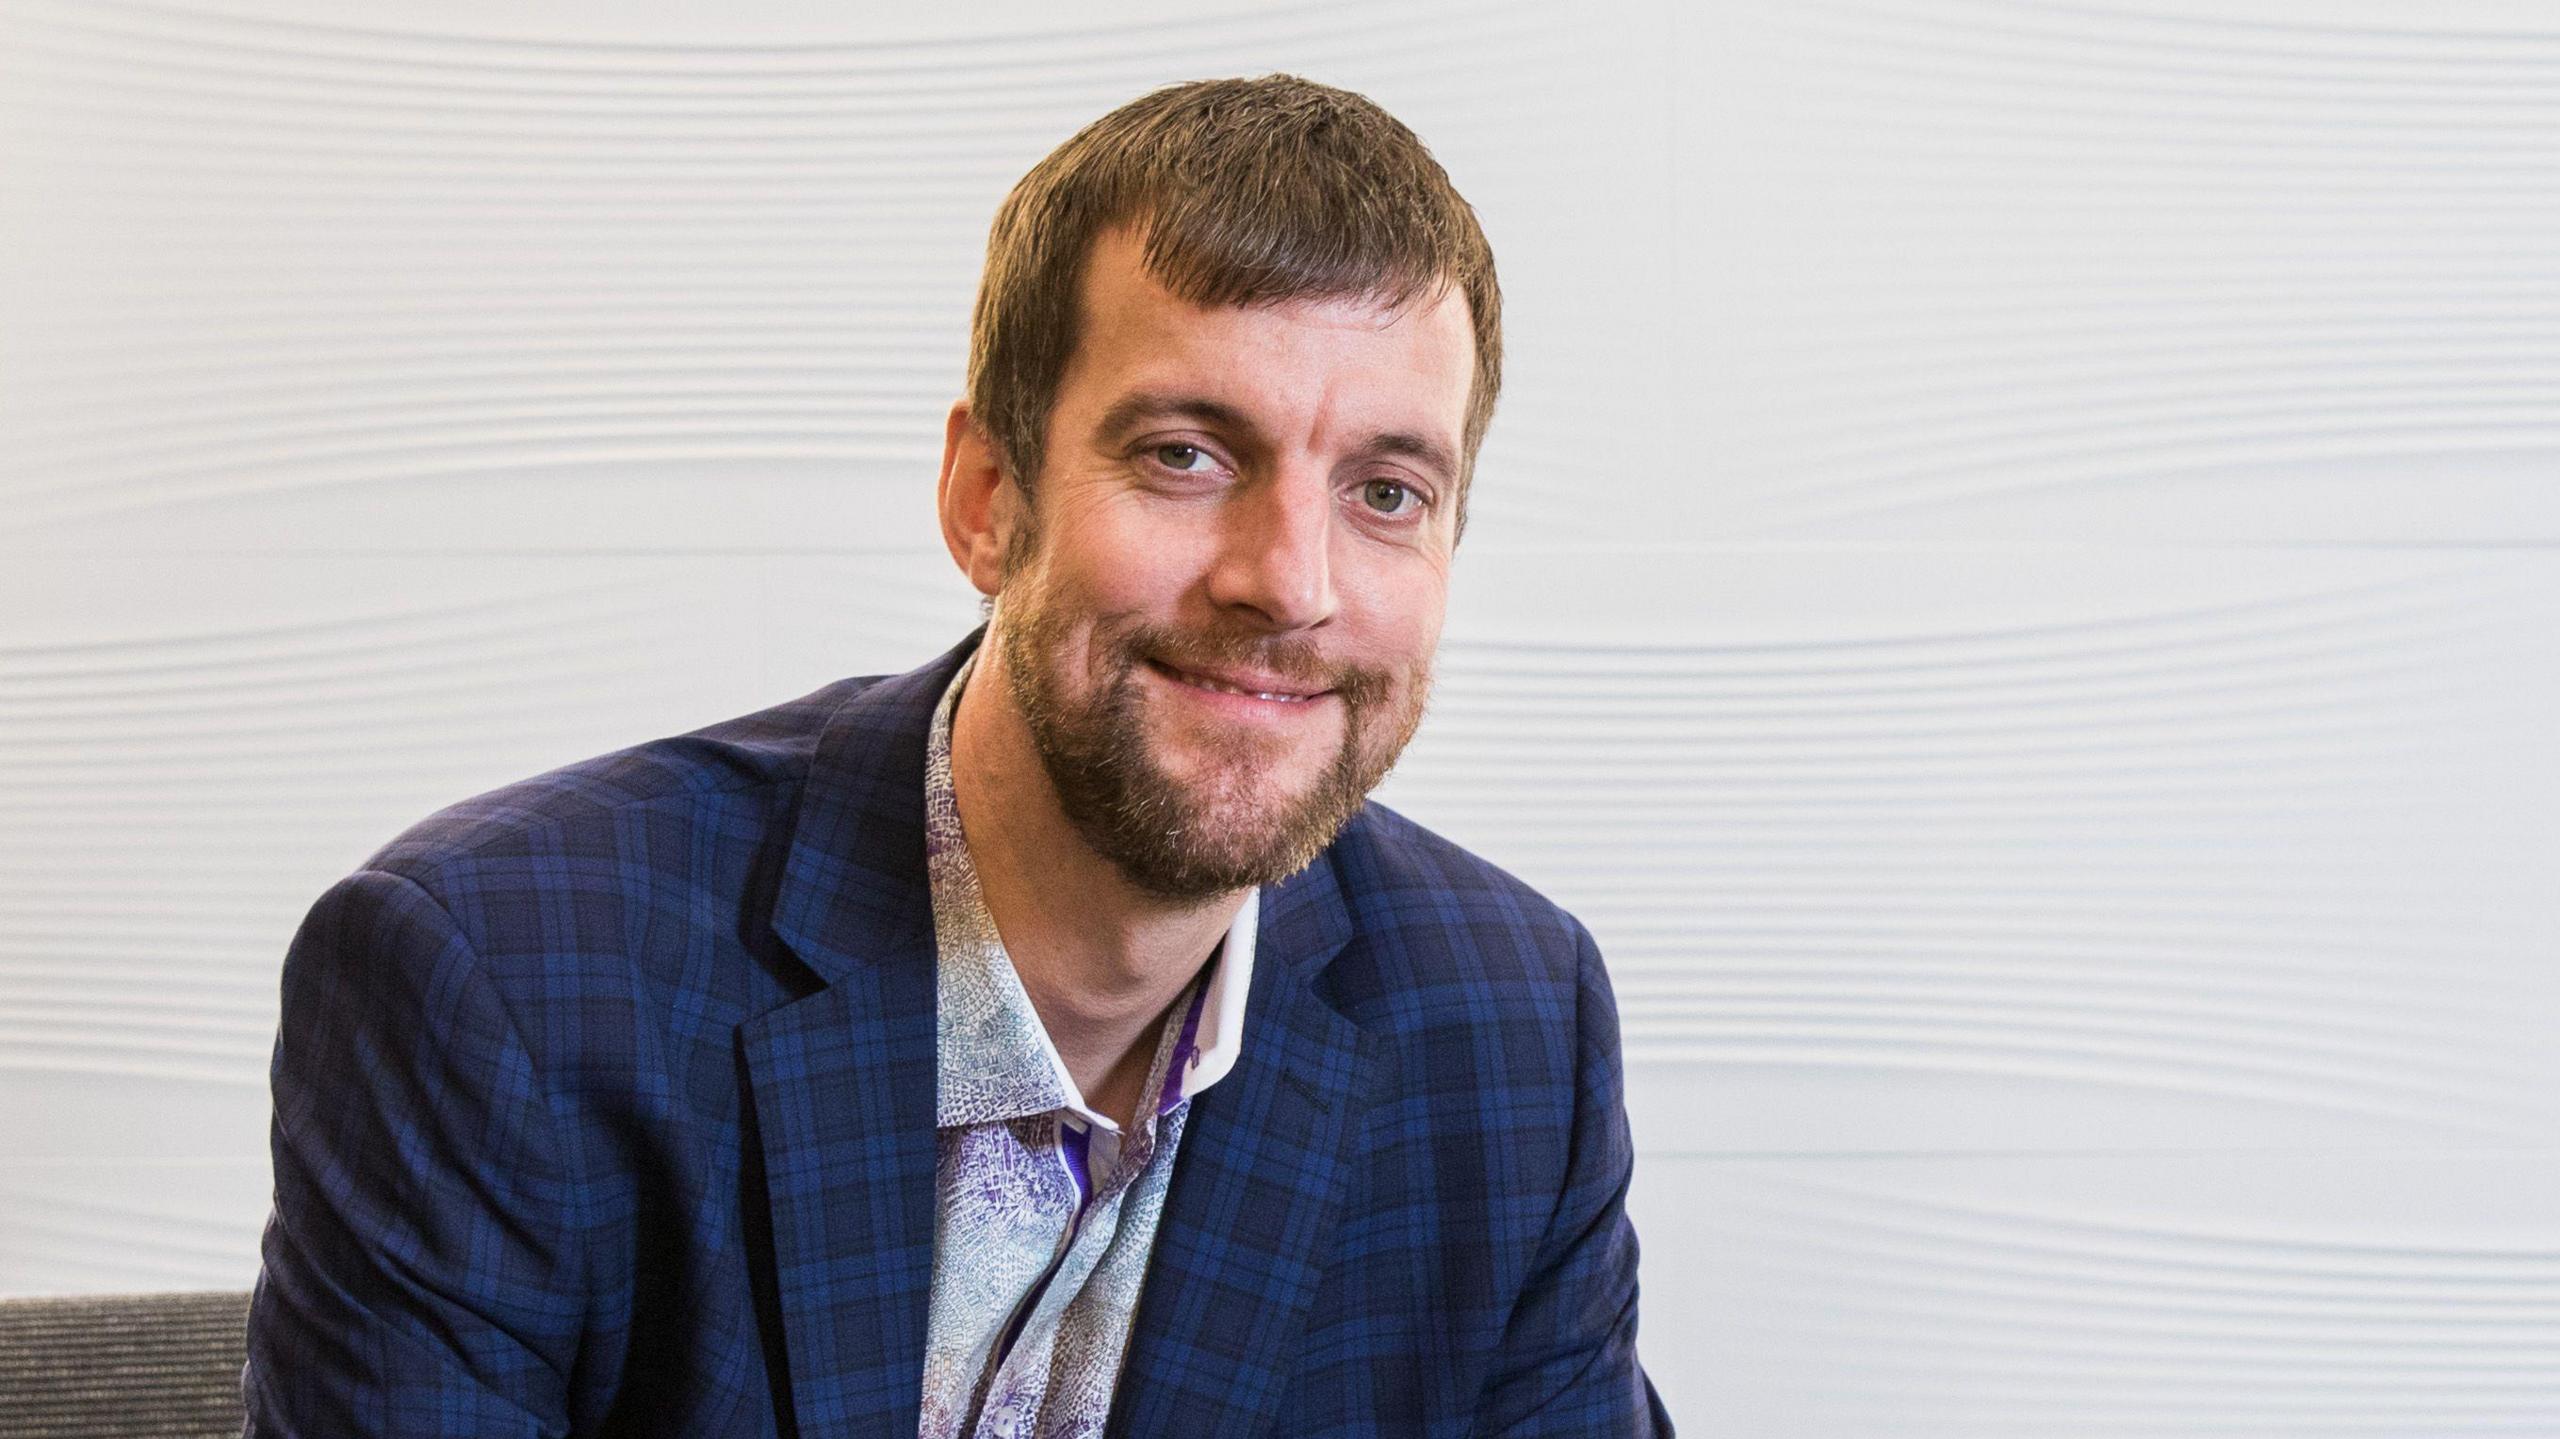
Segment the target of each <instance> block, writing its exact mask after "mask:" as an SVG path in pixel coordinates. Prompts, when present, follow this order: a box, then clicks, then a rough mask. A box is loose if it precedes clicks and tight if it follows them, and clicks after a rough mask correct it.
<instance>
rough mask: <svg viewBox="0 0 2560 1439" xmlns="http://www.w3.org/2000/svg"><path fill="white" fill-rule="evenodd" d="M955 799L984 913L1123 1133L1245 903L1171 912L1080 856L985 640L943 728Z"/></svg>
mask: <svg viewBox="0 0 2560 1439" xmlns="http://www.w3.org/2000/svg"><path fill="white" fill-rule="evenodd" d="M951 783H952V799H953V801H954V802H955V803H956V804H957V805H958V806H959V810H960V827H961V830H962V832H963V833H965V834H966V835H967V836H968V842H969V861H970V863H971V865H972V866H973V867H974V868H975V869H976V870H977V872H978V885H979V888H980V889H981V890H982V891H983V892H984V894H985V897H986V903H987V913H988V915H989V916H990V917H991V918H993V919H994V921H995V925H996V933H997V935H998V937H1000V938H1001V939H1002V940H1003V941H1004V947H1005V953H1006V954H1007V955H1008V956H1010V957H1011V958H1012V960H1013V967H1014V972H1015V973H1016V974H1018V975H1019V976H1020V977H1021V979H1022V988H1023V991H1024V992H1025V993H1026V994H1028V995H1029V996H1030V998H1031V1004H1032V1007H1033V1008H1034V1009H1036V1010H1038V1011H1039V1013H1040V1022H1041V1025H1042V1026H1043V1027H1044V1028H1046V1029H1047V1030H1048V1032H1049V1040H1050V1043H1052V1044H1054V1045H1056V1046H1057V1049H1058V1057H1059V1058H1060V1059H1062V1060H1064V1061H1065V1062H1066V1066H1067V1072H1068V1074H1070V1075H1071V1076H1073V1077H1074V1079H1075V1082H1076V1086H1077V1088H1079V1089H1081V1090H1082V1091H1083V1092H1084V1096H1085V1101H1086V1103H1088V1104H1090V1105H1091V1106H1093V1107H1094V1108H1095V1109H1098V1110H1100V1111H1101V1112H1102V1113H1104V1114H1106V1115H1108V1116H1110V1117H1111V1118H1112V1120H1113V1121H1115V1122H1117V1123H1120V1124H1122V1125H1124V1126H1125V1125H1126V1124H1127V1123H1128V1121H1129V1118H1130V1116H1131V1114H1132V1113H1133V1112H1134V1110H1135V1108H1136V1104H1137V1098H1138V1091H1139V1090H1140V1089H1141V1088H1143V1087H1144V1085H1145V1083H1146V1072H1147V1068H1148V1065H1149V1063H1150V1062H1151V1061H1152V1060H1153V1059H1154V1056H1155V1038H1156V1036H1157V1034H1158V1032H1159V1029H1160V1025H1161V1023H1162V1020H1163V1018H1164V1016H1165V1014H1166V1012H1167V1011H1169V1010H1170V1009H1171V1008H1172V1005H1173V1001H1174V999H1175V998H1176V997H1177V996H1179V995H1180V994H1181V992H1182V989H1183V987H1184V986H1185V985H1187V984H1189V983H1190V982H1191V980H1192V979H1193V977H1194V976H1196V975H1197V974H1198V973H1199V972H1200V967H1201V965H1202V963H1203V962H1204V961H1206V960H1207V959H1208V957H1209V952H1210V951H1211V950H1212V949H1214V948H1216V947H1217V943H1218V940H1219V939H1220V937H1222V936H1223V935H1225V933H1226V931H1227V926H1228V925H1230V924H1231V923H1233V922H1234V920H1235V917H1236V912H1237V911H1238V910H1239V909H1241V908H1242V907H1243V905H1244V900H1245V891H1243V890H1237V891H1236V892H1234V893H1232V894H1225V895H1218V896H1215V897H1213V898H1210V899H1207V900H1201V901H1197V902H1186V903H1177V902H1172V901H1167V900H1165V899H1162V898H1160V897H1158V896H1155V895H1151V894H1148V893H1146V892H1144V891H1142V890H1139V889H1137V888H1136V887H1134V886H1133V885H1131V884H1130V883H1129V881H1128V879H1127V878H1126V877H1125V876H1123V875H1122V874H1121V873H1120V871H1119V869H1118V867H1117V866H1115V865H1113V864H1112V863H1111V862H1110V861H1109V860H1107V859H1105V858H1103V857H1102V856H1101V855H1100V854H1097V853H1095V852H1094V850H1093V849H1092V847H1091V846H1089V845H1087V844H1086V843H1085V841H1084V837H1083V836H1082V835H1081V834H1079V833H1078V832H1077V830H1076V828H1075V825H1074V824H1073V822H1072V821H1070V820H1069V819H1068V818H1067V816H1066V812H1065V810H1064V809H1062V808H1061V807H1060V805H1059V803H1058V796H1057V791H1056V789H1055V788H1053V787H1052V786H1051V785H1050V783H1049V776H1048V771H1047V770H1046V769H1044V768H1043V767H1042V765H1041V763H1040V757H1039V754H1038V752H1037V750H1036V749H1035V748H1034V747H1033V745H1032V740H1031V733H1030V729H1029V727H1028V726H1027V725H1026V724H1025V723H1024V722H1023V719H1022V715H1021V712H1020V711H1019V710H1017V709H1015V708H1014V705H1013V696H1012V692H1011V690H1010V688H1009V687H1008V685H1007V682H1006V680H1005V677H1004V674H1003V670H1002V656H1001V654H1000V653H999V652H998V650H997V648H996V646H995V645H994V643H993V642H992V641H990V642H987V643H984V644H981V645H980V647H979V649H978V657H977V661H976V663H975V665H974V667H973V668H972V670H971V672H970V676H969V683H968V686H967V688H965V689H963V690H962V691H961V692H960V701H959V705H958V707H957V712H956V713H955V714H954V715H953V717H952V724H951Z"/></svg>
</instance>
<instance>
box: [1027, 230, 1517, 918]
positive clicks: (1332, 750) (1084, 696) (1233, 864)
mask: <svg viewBox="0 0 2560 1439" xmlns="http://www.w3.org/2000/svg"><path fill="white" fill-rule="evenodd" d="M1140 256H1141V249H1140V243H1139V241H1138V240H1137V239H1136V238H1134V237H1132V236H1130V235H1127V234H1124V233H1113V234H1109V235H1105V236H1104V237H1103V238H1102V239H1101V240H1100V241H1099V242H1098V243H1097V244H1096V246H1095V250H1094V253H1093V255H1092V257H1091V260H1090V262H1089V264H1088V266H1087V269H1086V274H1085V281H1084V295H1083V302H1084V333H1083V336H1082V338H1081V342H1080V345H1079V347H1078V350H1077V352H1076V355H1075V358H1074V360H1073V361H1072V362H1071V363H1070V364H1069V366H1068V369H1067V373H1066V375H1065V377H1064V378H1063V380H1062V382H1061V384H1060V387H1059V392H1058V396H1057V401H1056V404H1055V406H1054V408H1053V409H1052V411H1051V414H1050V419H1049V428H1048V445H1047V451H1046V460H1045V468H1044V470H1043V472H1042V474H1041V475H1040V477H1039V479H1038V481H1037V482H1036V485H1035V498H1034V502H1033V503H1034V506H1035V507H1036V508H1035V510H1034V512H1033V513H1032V514H1031V515H1029V516H1023V515H1022V513H1021V511H1020V510H1019V509H1017V510H1016V511H1015V513H1016V515H1017V517H1018V520H1027V521H1028V522H1030V523H1031V524H1032V526H1033V532H1032V534H1031V535H1030V536H1029V537H1028V539H1027V540H1025V539H1023V537H1022V535H1021V531H1020V530H1019V529H1017V531H1016V540H1017V542H1016V544H1015V545H1014V546H1013V548H1012V550H1011V551H1010V552H1009V563H1008V565H1007V568H1006V574H1005V579H1004V582H1003V585H1002V588H1001V590H1000V592H999V594H998V597H997V604H996V614H995V623H994V631H993V647H994V648H995V650H996V651H997V653H998V656H999V657H1000V660H1001V663H1002V666H1003V669H1004V673H1005V678H1006V686H1007V689H1008V691H1009V692H1010V694H1011V696H1012V698H1013V700H1014V702H1015V705H1016V706H1017V708H1018V709H1019V710H1020V711H1021V713H1022V716H1023V718H1024V721H1025V722H1026V724H1027V726H1028V728H1029V730H1030V733H1031V736H1032V740H1033V743H1034V746H1035V747H1036V748H1037V749H1038V751H1039V753H1040V756H1041V759H1042V763H1043V766H1044V768H1045V769H1046V770H1047V771H1048V774H1049V777H1050V780H1051V783H1052V784H1053V785H1054V786H1055V788H1056V790H1057V792H1058V796H1059V799H1060V802H1061V803H1062V805H1063V806H1064V808H1065V811H1066V814H1067V817H1068V818H1069V819H1070V820H1071V821H1072V822H1073V823H1074V824H1075V826H1076V828H1077V829H1078V831H1079V832H1080V833H1081V834H1082V835H1083V836H1084V838H1085V840H1086V842H1087V843H1089V844H1091V845H1092V846H1093V847H1094V848H1095V849H1096V851H1097V852H1099V853H1101V854H1102V855H1104V856H1105V857H1106V858H1108V859H1110V860H1111V861H1112V862H1113V863H1114V864H1115V865H1117V866H1118V867H1119V869H1120V870H1121V871H1122V873H1123V874H1125V875H1126V876H1127V877H1128V878H1129V879H1130V880H1131V882H1132V883H1134V884H1136V885H1137V886H1138V887H1140V888H1141V889H1144V890H1147V891H1149V892H1151V893H1154V894H1157V895H1160V896H1163V897H1166V898H1172V899H1202V898H1207V897H1209V896H1211V895H1215V894H1220V893H1225V892H1230V891H1233V890H1236V889H1241V888H1246V887H1250V886H1253V885H1259V884H1267V883H1270V882H1273V881H1275V880H1278V879H1281V878H1283V877H1285V876H1287V875H1289V874H1291V873H1294V872H1295V871H1297V870H1298V869H1300V868H1302V867H1304V866H1305V865H1306V863H1307V862H1308V861H1309V860H1311V859H1313V858H1314V857H1315V855H1316V853H1317V852H1318V851H1320V850H1321V849H1323V847H1324V846H1325V845H1326V844H1328V843H1330V842H1331V840H1332V838H1333V836H1334V834H1335V833H1336V832H1337V831H1338V830H1339V829H1340V828H1341V826H1342V824H1343V823H1344V822H1345V821H1346V820H1348V819H1349V818H1350V817H1351V815H1352V814H1353V813H1354V812H1355V811H1356V810H1357V809H1358V808H1359V806H1360V803H1361V800H1362V799H1363V798H1364V797H1365V796H1366V795H1367V794H1368V792H1369V790H1370V789H1372V788H1373V787H1375V786H1376V784H1377V783H1378V781H1379V780H1380V779H1382V778H1384V777H1385V775H1386V772H1387V770H1388V768H1389V766H1391V765H1392V764H1393V763H1394V762H1395V758H1396V756H1397V755H1398V754H1399V753H1401V752H1402V750H1403V749H1404V746H1405V744H1406V742H1407V741H1409V740H1410V739H1412V737H1413V732H1414V728H1415V726H1416V725H1418V724H1419V723H1420V722H1421V719H1422V710H1423V704H1424V701H1425V699H1426V697H1427V695H1428V692H1429V688H1430V680H1431V655H1432V651H1433V649H1434V648H1435V647H1436V646H1437V645H1438V643H1439V638H1440V622H1441V616H1442V613H1443V611H1444V609H1445V606H1446V601H1447V593H1448V573H1449V559H1450V552H1451V549H1452V547H1453V546H1454V544H1455V528H1456V526H1455V520H1456V515H1457V500H1458V491H1457V487H1458V483H1459V472H1458V454H1459V441H1460V434H1461V430H1462V426H1463V425H1464V422H1465V414H1466V405H1467V391H1468V383H1469V381H1470V379H1471V377H1472V374H1473V367H1474V362H1475V351H1474V335H1473V332H1472V330H1471V328H1470V326H1469V322H1468V316H1467V311H1466V305H1465V302H1464V300H1463V299H1460V298H1458V297H1457V296H1455V295H1454V294H1452V295H1448V296H1442V297H1435V299H1434V301H1433V302H1431V303H1427V304H1426V303H1424V302H1419V301H1418V302H1416V303H1415V304H1413V305H1411V306H1408V307H1407V308H1405V309H1404V310H1401V311H1391V310H1386V309H1383V308H1381V307H1379V306H1378V305H1376V304H1374V303H1372V302H1369V301H1366V300H1358V299H1330V300H1310V301H1298V302H1290V303H1285V304H1280V305H1272V306H1257V307H1253V308H1240V307H1235V306H1219V307H1212V308H1203V307H1200V306H1196V305H1193V304H1190V303H1189V302H1187V301H1184V300H1181V299H1179V298H1177V297H1175V296H1174V295H1172V294H1170V293H1169V292H1167V291H1166V290H1165V289H1164V288H1163V287H1162V286H1160V285H1158V284H1157V283H1156V282H1155V280H1154V279H1153V277H1151V276H1150V275H1148V274H1147V272H1146V270H1145V268H1144V266H1143V264H1142V261H1141V258H1140Z"/></svg>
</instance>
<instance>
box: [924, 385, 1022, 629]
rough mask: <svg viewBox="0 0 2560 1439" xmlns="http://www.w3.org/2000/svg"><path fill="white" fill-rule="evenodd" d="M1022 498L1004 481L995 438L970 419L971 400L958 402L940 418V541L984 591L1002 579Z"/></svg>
mask: <svg viewBox="0 0 2560 1439" xmlns="http://www.w3.org/2000/svg"><path fill="white" fill-rule="evenodd" d="M1020 499H1021V494H1020V492H1019V491H1017V490H1015V489H1014V488H1013V487H1012V486H1010V485H1008V484H1006V483H1005V479H1004V467H1003V466H1002V465H1001V464H999V463H997V461H996V447H995V444H994V442H993V441H991V440H989V439H988V438H987V434H986V432H985V431H984V430H981V429H980V428H978V425H977V423H976V421H974V420H973V419H971V418H970V415H969V402H968V401H967V400H960V401H957V402H955V403H954V404H953V405H952V406H951V414H950V416H949V418H947V419H945V420H944V421H943V422H942V478H941V481H940V482H939V484H938V486H937V488H936V491H935V502H936V505H937V507H938V508H939V509H940V510H941V513H942V543H943V544H944V545H945V546H947V547H949V549H950V551H951V558H952V560H953V562H955V563H957V564H958V565H959V566H960V573H962V574H964V575H967V576H968V577H969V583H971V584H973V585H976V586H977V587H978V593H980V594H982V595H992V594H994V593H995V592H996V590H997V588H998V587H999V586H1000V585H1002V584H1003V582H1004V552H1005V543H1006V541H1007V540H1009V539H1010V538H1011V537H1012V531H1013V526H1014V524H1015V523H1017V522H1018V521H1019V518H1020V517H1019V515H1018V514H1017V513H1016V510H1017V507H1018V503H1019V501H1020Z"/></svg>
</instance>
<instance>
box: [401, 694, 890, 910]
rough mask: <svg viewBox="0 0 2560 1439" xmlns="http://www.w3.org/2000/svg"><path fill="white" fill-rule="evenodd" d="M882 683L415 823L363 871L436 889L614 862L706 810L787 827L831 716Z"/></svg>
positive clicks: (579, 766)
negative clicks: (514, 871) (551, 862)
mask: <svg viewBox="0 0 2560 1439" xmlns="http://www.w3.org/2000/svg"><path fill="white" fill-rule="evenodd" d="M883 678H885V676H863V677H860V678H855V679H844V680H838V681H836V682H834V683H832V684H829V685H827V686H825V687H824V688H821V689H818V690H815V691H812V692H810V693H809V694H805V695H802V696H801V697H799V698H798V699H794V700H790V701H787V702H785V703H783V704H778V705H775V706H772V707H771V708H768V709H761V710H757V711H755V712H753V713H751V714H744V715H739V716H737V717H736V718H733V719H728V720H723V721H721V722H719V723H717V724H712V725H706V726H704V727H702V728H700V729H695V730H690V731H687V732H685V733H683V734H678V735H671V736H668V737H665V738H662V739H653V740H648V741H645V742H643V743H640V744H634V745H630V746H627V747H625V748H622V749H618V750H613V751H610V752H607V753H604V754H599V755H595V756H593V757H591V758H588V759H583V760H579V761H577V762H576V763H573V764H567V765H563V766H560V767H559V768H557V769H553V770H548V771H545V772H544V773H541V774H537V775H534V776H532V777H530V778H527V779H522V780H518V781H516V782H514V783H512V784H508V785H503V786H500V787H499V788H497V789H493V790H489V791H487V792H486V793H483V794H477V795H474V796H472V797H470V798H469V799H465V800H461V801H459V802H457V803H454V804H451V805H447V806H446V807H444V808H443V809H440V810H437V811H436V812H435V813H433V814H431V815H428V816H427V817H426V818H424V819H421V820H419V821H418V822H417V823H415V824H412V825H410V826H409V827H408V828H407V829H405V830H403V831H401V833H400V834H399V835H397V836H396V837H394V838H393V839H392V840H391V841H390V842H389V843H388V844H385V845H384V846H382V847H381V848H380V849H378V850H376V851H375V852H374V853H373V855H372V857H370V858H369V859H367V860H366V861H365V862H364V865H363V868H366V869H372V870H382V871H386V872H389V873H392V874H397V875H400V876H403V877H405V878H408V879H411V880H414V881H417V882H419V883H420V884H422V885H425V886H426V887H428V888H430V889H433V888H435V884H434V881H435V880H436V879H437V878H438V877H440V876H447V875H449V874H450V873H451V872H452V871H454V870H455V869H457V868H468V869H473V870H480V869H485V868H487V867H490V866H499V867H503V866H506V865H507V864H508V863H509V862H511V861H514V862H538V861H541V860H544V859H546V858H552V857H587V858H601V857H610V856H614V855H618V854H620V853H621V852H623V851H625V850H627V849H630V848H633V847H634V846H635V845H643V844H645V843H646V842H647V835H648V833H649V828H650V826H651V824H652V823H653V822H654V823H658V824H664V823H666V822H668V821H669V820H673V821H674V822H677V823H680V824H681V823H685V822H687V821H690V820H695V819H698V818H700V817H701V816H702V815H704V814H705V813H706V812H709V811H718V812H721V813H722V814H724V815H732V816H738V817H740V818H744V819H749V820H752V819H753V818H755V817H756V816H758V815H762V816H764V817H766V818H769V819H773V820H779V819H780V818H781V817H782V816H783V815H785V814H787V813H788V812H789V811H790V810H791V808H792V807H793V806H794V804H795V802H796V800H797V798H798V795H799V792H800V790H801V787H802V786H803V784H804V783H805V782H806V781H807V779H808V776H809V772H810V768H811V764H812V761H813V759H814V757H815V755H816V753H817V749H818V741H819V737H820V735H821V734H822V733H823V732H824V731H825V729H826V726H827V723H828V721H829V719H830V718H832V717H833V716H834V715H835V714H836V712H837V711H838V710H839V709H841V708H842V707H843V706H844V705H845V704H846V703H847V702H848V701H850V700H852V699H853V698H854V697H855V696H857V695H859V694H861V693H862V692H863V691H864V690H865V689H867V688H869V687H870V686H872V685H874V684H877V683H879V682H880V681H881V679H883Z"/></svg>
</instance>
